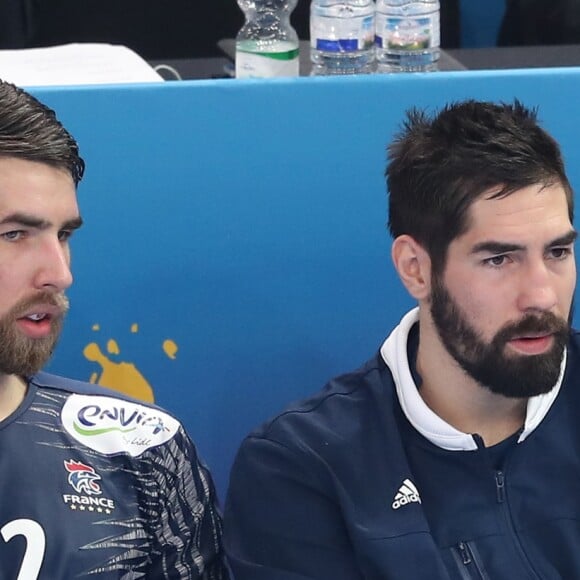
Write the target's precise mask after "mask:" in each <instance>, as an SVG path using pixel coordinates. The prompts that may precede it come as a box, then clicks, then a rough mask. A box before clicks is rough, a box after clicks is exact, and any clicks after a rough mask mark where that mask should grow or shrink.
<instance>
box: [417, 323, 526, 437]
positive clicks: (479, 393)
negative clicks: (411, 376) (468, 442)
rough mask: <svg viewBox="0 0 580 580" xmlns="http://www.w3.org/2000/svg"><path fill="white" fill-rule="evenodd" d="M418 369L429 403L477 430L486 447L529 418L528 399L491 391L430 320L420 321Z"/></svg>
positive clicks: (461, 425)
mask: <svg viewBox="0 0 580 580" xmlns="http://www.w3.org/2000/svg"><path fill="white" fill-rule="evenodd" d="M417 371H418V373H419V374H420V375H421V377H422V385H421V389H420V391H419V392H420V394H421V397H422V398H423V400H424V401H425V403H426V404H427V406H428V407H429V408H430V409H431V410H432V411H433V412H434V413H436V414H437V415H438V416H439V417H441V418H442V419H443V420H444V421H446V422H447V423H449V424H450V425H452V426H453V427H455V428H456V429H459V430H460V431H462V432H463V433H471V434H478V435H479V436H481V438H482V439H483V441H484V442H485V445H486V446H487V447H489V446H491V445H495V444H496V443H499V442H500V441H503V440H504V439H506V438H507V437H509V436H510V435H513V434H514V433H515V432H517V431H519V430H520V429H521V428H522V427H523V425H524V422H525V420H526V409H527V399H512V398H508V397H504V396H502V395H497V394H495V393H492V392H491V391H490V390H488V389H486V388H485V387H483V386H482V385H480V384H479V383H478V382H476V381H475V380H474V379H472V378H471V377H470V376H469V375H467V373H466V372H465V371H464V370H463V369H462V368H461V367H460V366H459V365H458V364H457V362H456V361H455V360H454V359H453V358H452V357H451V355H450V354H449V353H448V352H447V350H446V349H445V347H444V346H443V344H442V343H441V341H440V340H439V337H438V335H437V334H436V331H435V329H434V328H432V327H431V328H430V327H429V322H427V324H424V322H423V321H421V337H420V341H419V350H418V353H417Z"/></svg>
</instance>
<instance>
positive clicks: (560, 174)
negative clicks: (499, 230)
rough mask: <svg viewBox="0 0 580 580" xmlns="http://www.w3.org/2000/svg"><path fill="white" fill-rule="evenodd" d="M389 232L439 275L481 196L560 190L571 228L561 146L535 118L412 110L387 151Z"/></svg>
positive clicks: (497, 110)
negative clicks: (408, 242)
mask: <svg viewBox="0 0 580 580" xmlns="http://www.w3.org/2000/svg"><path fill="white" fill-rule="evenodd" d="M388 159H389V163H388V166H387V171H386V177H387V188H388V192H389V230H390V232H391V235H392V236H393V238H396V237H398V236H400V235H402V234H408V235H410V236H411V237H413V238H414V239H415V240H416V241H417V242H419V243H420V244H421V245H422V246H423V247H424V248H425V249H426V250H427V252H428V253H429V256H430V258H431V261H432V265H433V266H432V267H433V270H434V272H435V273H438V272H441V271H442V270H443V268H444V267H445V262H446V256H447V249H448V247H449V244H450V243H451V242H452V241H453V240H454V239H455V238H457V237H458V236H460V235H461V234H462V233H464V232H465V231H466V230H467V228H468V226H469V223H468V210H469V208H470V206H471V204H472V203H473V202H474V201H475V200H476V199H477V198H478V197H480V196H481V195H482V194H483V193H484V192H486V191H489V190H490V189H492V188H496V187H497V188H498V192H497V193H496V194H494V195H493V196H491V197H498V198H499V197H504V196H507V195H510V194H511V193H513V192H515V191H517V190H518V189H522V188H524V187H528V186H530V185H533V184H536V183H539V184H542V185H544V186H550V185H553V184H556V183H559V184H561V185H562V187H563V188H564V191H565V192H566V197H567V202H568V213H569V216H570V221H573V218H574V196H573V192H572V188H571V186H570V183H569V181H568V178H567V176H566V172H565V169H564V161H563V159H562V154H561V152H560V147H559V145H558V143H557V142H556V140H555V139H554V138H553V137H552V136H550V135H549V134H548V133H547V132H546V131H545V130H544V129H542V128H541V127H540V126H539V125H538V122H537V110H536V109H528V108H526V107H525V106H524V105H522V104H521V103H520V102H519V101H517V100H516V101H514V103H513V104H505V103H499V104H496V103H489V102H480V101H474V100H468V101H464V102H457V103H452V104H449V105H447V106H445V107H444V108H443V109H442V110H441V111H440V112H439V113H438V114H436V115H434V116H432V117H429V115H428V114H427V113H426V112H425V111H422V110H418V109H416V108H415V109H412V110H410V111H408V112H407V118H406V121H405V123H404V125H403V128H402V130H401V132H400V133H399V134H398V135H396V137H395V139H394V141H393V142H392V144H391V145H389V147H388Z"/></svg>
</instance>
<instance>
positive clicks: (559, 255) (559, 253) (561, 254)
mask: <svg viewBox="0 0 580 580" xmlns="http://www.w3.org/2000/svg"><path fill="white" fill-rule="evenodd" d="M571 253H572V250H571V249H570V248H552V249H551V250H550V254H551V256H552V258H554V259H556V260H563V259H564V258H567V257H568V256H569V255H570V254H571Z"/></svg>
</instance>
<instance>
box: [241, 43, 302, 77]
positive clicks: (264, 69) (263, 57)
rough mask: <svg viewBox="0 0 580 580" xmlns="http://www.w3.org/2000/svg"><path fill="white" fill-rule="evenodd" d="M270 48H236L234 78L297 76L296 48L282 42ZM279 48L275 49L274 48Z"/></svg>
mask: <svg viewBox="0 0 580 580" xmlns="http://www.w3.org/2000/svg"><path fill="white" fill-rule="evenodd" d="M274 48H275V49H273V50H272V49H271V50H266V51H265V50H259V51H256V50H251V48H248V47H244V46H240V45H239V44H238V46H237V48H236V78H238V79H249V78H254V79H265V78H271V77H297V76H298V73H299V59H298V48H297V47H296V46H294V45H292V44H291V43H284V45H281V46H279V47H274ZM278 48H279V49H280V50H276V49H278Z"/></svg>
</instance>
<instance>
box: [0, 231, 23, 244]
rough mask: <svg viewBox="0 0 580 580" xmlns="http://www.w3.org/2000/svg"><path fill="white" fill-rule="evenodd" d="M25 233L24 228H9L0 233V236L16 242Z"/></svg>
mask: <svg viewBox="0 0 580 580" xmlns="http://www.w3.org/2000/svg"><path fill="white" fill-rule="evenodd" d="M25 234H26V232H25V231H24V230H11V231H9V232H4V233H3V234H0V236H1V237H2V238H3V239H4V240H6V241H8V242H16V241H18V240H20V239H21V238H23V237H24V235H25Z"/></svg>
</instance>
